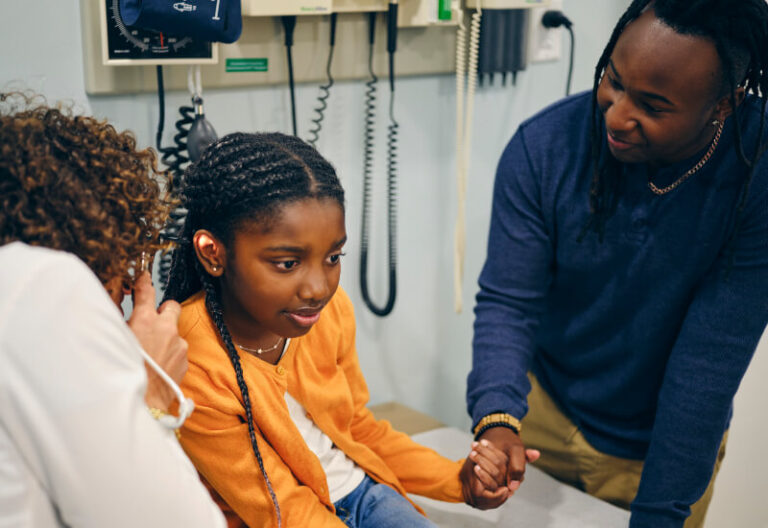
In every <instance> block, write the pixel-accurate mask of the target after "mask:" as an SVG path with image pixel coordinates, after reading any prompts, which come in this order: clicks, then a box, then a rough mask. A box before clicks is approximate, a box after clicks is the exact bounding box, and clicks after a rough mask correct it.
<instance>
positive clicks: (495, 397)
mask: <svg viewBox="0 0 768 528" xmlns="http://www.w3.org/2000/svg"><path fill="white" fill-rule="evenodd" d="M527 412H528V405H527V403H526V402H524V401H522V402H521V401H515V400H514V399H512V398H510V397H508V396H506V395H504V394H502V393H500V392H487V393H485V394H483V395H482V396H480V397H479V398H478V399H477V401H476V402H475V405H474V407H473V408H472V410H471V413H472V427H471V429H470V431H474V430H475V427H477V424H478V422H480V420H482V419H483V418H484V417H485V416H488V415H489V414H493V413H506V414H509V415H512V416H514V417H515V418H517V419H518V420H522V419H523V416H525V414H526V413H527Z"/></svg>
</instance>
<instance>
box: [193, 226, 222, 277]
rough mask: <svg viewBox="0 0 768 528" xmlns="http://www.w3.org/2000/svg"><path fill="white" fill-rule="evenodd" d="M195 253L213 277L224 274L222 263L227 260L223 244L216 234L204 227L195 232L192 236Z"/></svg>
mask: <svg viewBox="0 0 768 528" xmlns="http://www.w3.org/2000/svg"><path fill="white" fill-rule="evenodd" d="M192 244H193V246H194V247H195V254H196V255H197V259H198V260H199V261H200V264H202V265H203V268H205V271H206V272H207V273H208V274H209V275H211V276H213V277H221V276H222V275H223V274H224V263H225V262H226V261H227V259H226V257H227V255H226V249H224V244H222V243H221V241H220V240H219V239H218V238H216V236H215V235H214V234H213V233H211V232H210V231H207V230H205V229H200V230H198V231H196V232H195V234H194V236H193V237H192Z"/></svg>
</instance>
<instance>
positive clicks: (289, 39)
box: [281, 16, 298, 136]
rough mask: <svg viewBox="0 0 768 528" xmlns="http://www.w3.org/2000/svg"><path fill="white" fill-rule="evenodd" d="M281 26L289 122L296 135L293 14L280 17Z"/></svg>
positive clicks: (294, 19)
mask: <svg viewBox="0 0 768 528" xmlns="http://www.w3.org/2000/svg"><path fill="white" fill-rule="evenodd" d="M281 18H282V21H283V28H284V29H285V51H286V55H287V56H288V87H289V90H290V93H291V122H292V124H293V135H294V136H298V133H297V129H296V86H295V84H294V82H293V53H292V52H291V48H292V47H293V30H294V29H295V28H296V17H295V16H284V17H281Z"/></svg>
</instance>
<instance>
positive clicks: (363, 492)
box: [334, 475, 436, 528]
mask: <svg viewBox="0 0 768 528" xmlns="http://www.w3.org/2000/svg"><path fill="white" fill-rule="evenodd" d="M334 506H335V507H336V516H337V517H338V518H339V519H341V520H342V521H343V522H344V524H346V525H347V526H349V528H436V526H435V524H433V523H432V522H431V521H430V520H428V519H427V518H426V517H424V516H423V515H422V514H420V513H419V512H418V511H417V510H416V508H414V507H413V505H412V504H411V503H410V502H408V500H407V499H406V498H405V497H403V496H402V495H400V494H399V493H398V492H396V491H395V490H393V489H392V488H390V487H389V486H387V485H386V484H378V483H376V481H374V480H373V479H372V478H371V477H369V476H368V475H366V476H365V478H364V479H363V481H362V482H361V483H360V485H359V486H357V487H356V488H355V489H354V490H353V491H352V492H351V493H350V494H349V495H347V496H346V497H344V498H343V499H340V500H338V501H336V503H335V504H334Z"/></svg>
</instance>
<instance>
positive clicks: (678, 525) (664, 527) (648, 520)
mask: <svg viewBox="0 0 768 528" xmlns="http://www.w3.org/2000/svg"><path fill="white" fill-rule="evenodd" d="M684 524H685V518H684V517H683V518H681V517H679V516H676V515H675V514H673V513H669V512H664V513H661V512H649V511H637V510H635V509H633V510H632V516H631V517H630V519H629V528H683V525H684Z"/></svg>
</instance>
